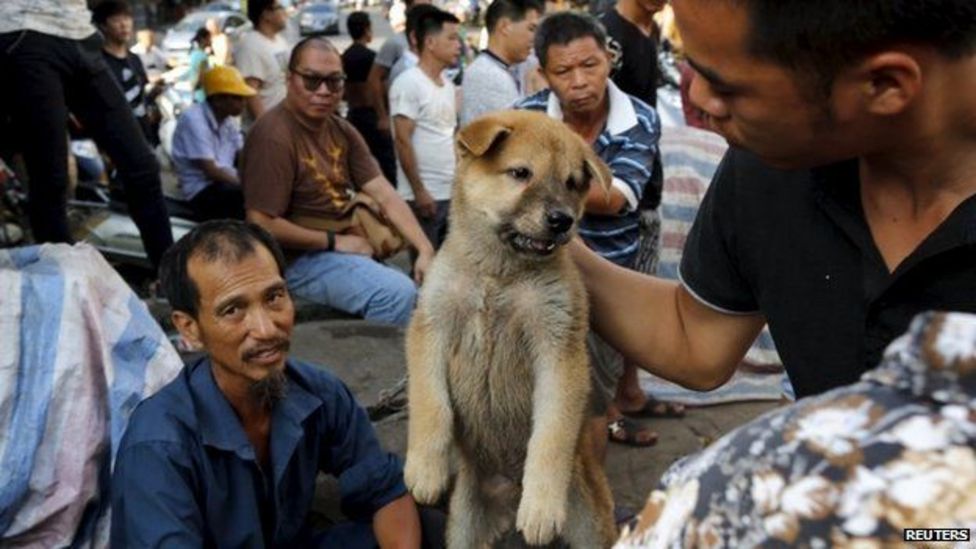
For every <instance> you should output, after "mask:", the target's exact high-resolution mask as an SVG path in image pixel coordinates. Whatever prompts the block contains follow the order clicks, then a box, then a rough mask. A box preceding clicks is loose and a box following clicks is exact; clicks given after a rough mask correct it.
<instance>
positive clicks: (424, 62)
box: [417, 54, 447, 85]
mask: <svg viewBox="0 0 976 549" xmlns="http://www.w3.org/2000/svg"><path fill="white" fill-rule="evenodd" d="M417 66H418V67H420V70H422V71H423V72H424V74H426V75H427V78H430V79H431V80H433V81H434V82H436V83H437V85H442V84H444V80H443V79H442V78H441V73H442V72H444V69H445V68H447V65H445V64H444V63H441V62H440V61H438V60H437V59H435V58H434V56H432V55H426V54H422V55H421V56H420V61H419V62H418V63H417Z"/></svg>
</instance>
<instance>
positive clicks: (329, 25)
mask: <svg viewBox="0 0 976 549" xmlns="http://www.w3.org/2000/svg"><path fill="white" fill-rule="evenodd" d="M298 31H299V32H300V33H301V35H302V36H308V35H312V34H339V11H338V10H337V9H336V6H335V4H333V3H332V2H320V3H316V4H309V5H308V6H305V7H304V8H302V11H301V12H300V13H299V16H298Z"/></svg>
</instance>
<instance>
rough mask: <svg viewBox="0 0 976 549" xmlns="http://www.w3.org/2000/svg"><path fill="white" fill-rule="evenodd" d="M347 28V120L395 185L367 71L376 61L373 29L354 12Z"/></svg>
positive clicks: (363, 15)
mask: <svg viewBox="0 0 976 549" xmlns="http://www.w3.org/2000/svg"><path fill="white" fill-rule="evenodd" d="M346 28H347V29H348V31H349V37H350V38H352V44H351V45H350V46H349V47H348V48H346V51H344V52H342V70H344V71H345V72H346V91H345V100H346V104H347V105H348V106H349V110H348V111H347V112H346V120H348V121H349V123H350V124H352V125H353V126H355V128H356V129H357V130H359V133H361V134H362V136H363V139H365V140H366V144H367V145H369V150H370V152H372V153H373V157H374V158H376V161H377V162H379V164H380V169H381V170H383V177H385V178H386V179H387V180H388V181H390V182H391V183H395V182H396V155H395V154H394V153H393V140H392V139H391V137H390V132H388V131H380V129H379V125H378V121H379V119H378V118H377V117H378V114H377V113H376V107H375V105H376V98H374V97H373V96H372V94H373V89H372V88H371V87H370V86H369V84H368V79H369V71H370V70H371V69H372V67H373V61H374V60H375V59H376V52H375V51H373V50H371V49H369V43H370V42H372V41H373V25H372V23H371V22H370V20H369V14H368V13H366V12H364V11H355V12H352V13H350V14H349V17H347V18H346Z"/></svg>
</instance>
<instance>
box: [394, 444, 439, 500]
mask: <svg viewBox="0 0 976 549" xmlns="http://www.w3.org/2000/svg"><path fill="white" fill-rule="evenodd" d="M449 476H450V468H449V464H448V462H447V460H446V459H443V458H440V457H432V456H428V455H421V454H420V453H419V452H407V463H406V465H404V467H403V481H404V482H405V483H406V485H407V489H408V490H410V493H411V494H412V495H413V499H415V500H416V501H417V503H420V504H422V505H433V504H435V503H437V500H438V499H440V497H441V495H442V494H443V493H444V491H445V490H447V482H448V477H449Z"/></svg>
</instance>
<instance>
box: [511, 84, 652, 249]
mask: <svg viewBox="0 0 976 549" xmlns="http://www.w3.org/2000/svg"><path fill="white" fill-rule="evenodd" d="M607 93H608V94H609V98H610V113H609V115H608V116H607V124H606V127H604V128H603V131H602V132H601V133H600V136H599V137H598V138H597V140H596V142H595V143H593V150H594V152H596V154H597V155H598V156H599V157H600V158H601V159H602V160H603V161H604V162H606V164H607V166H609V167H610V170H611V171H612V172H613V186H614V188H616V189H617V190H619V191H620V192H621V193H623V195H624V197H625V198H626V199H627V204H626V205H625V206H624V208H623V210H622V211H621V212H620V213H619V214H618V215H594V214H586V215H585V216H583V219H582V220H581V221H580V227H579V233H580V236H581V237H583V241H584V242H586V244H587V246H589V247H590V249H592V250H594V251H595V252H597V253H598V254H600V255H601V256H603V257H604V258H606V259H609V260H610V261H613V262H614V263H616V264H618V265H622V266H624V267H630V266H631V265H632V264H633V261H634V259H635V257H636V256H637V248H638V244H639V239H640V230H639V223H640V212H639V211H638V204H639V203H640V201H641V197H642V196H643V195H644V190H645V189H646V188H647V185H648V182H649V181H650V179H651V172H652V171H653V168H654V158H655V157H656V156H657V150H658V141H659V140H660V138H661V123H660V121H659V120H658V117H657V113H656V112H654V109H653V108H651V107H649V106H648V105H647V104H646V103H644V102H643V101H641V100H639V99H637V98H636V97H632V96H630V95H627V94H626V93H624V92H622V91H620V88H618V87H617V86H616V85H614V83H613V82H612V81H610V80H608V81H607ZM515 106H516V108H519V109H526V110H533V111H544V112H545V113H546V114H548V115H549V116H550V117H552V118H555V119H557V120H562V119H563V110H562V107H560V105H559V99H558V98H557V97H556V95H555V94H554V93H552V91H551V90H542V91H540V92H539V93H537V94H535V95H532V96H529V97H526V98H525V99H523V100H521V101H519V102H518V103H516V105H515Z"/></svg>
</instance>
